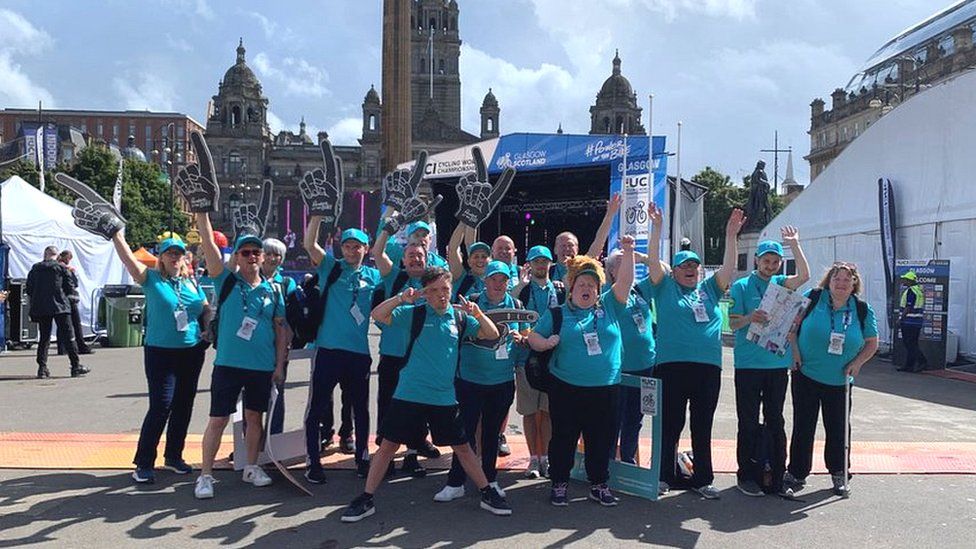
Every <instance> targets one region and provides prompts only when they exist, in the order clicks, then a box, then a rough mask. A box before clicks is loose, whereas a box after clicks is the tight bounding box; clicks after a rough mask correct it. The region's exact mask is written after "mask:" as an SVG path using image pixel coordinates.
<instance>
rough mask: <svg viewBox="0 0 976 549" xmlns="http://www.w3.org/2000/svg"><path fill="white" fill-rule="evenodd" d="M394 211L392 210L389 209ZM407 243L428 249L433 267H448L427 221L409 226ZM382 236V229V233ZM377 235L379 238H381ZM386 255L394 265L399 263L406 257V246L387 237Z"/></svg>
mask: <svg viewBox="0 0 976 549" xmlns="http://www.w3.org/2000/svg"><path fill="white" fill-rule="evenodd" d="M389 211H390V212H391V213H392V210H389ZM406 232H407V244H420V245H422V246H423V247H424V249H425V250H427V264H428V265H430V266H431V267H447V260H446V259H444V258H443V257H441V256H440V254H438V253H437V250H436V248H435V247H434V242H433V238H432V235H431V230H430V225H429V224H428V223H427V222H426V221H416V222H414V223H411V224H410V225H408V226H407V231H406ZM379 236H382V231H381V232H380V235H379ZM379 236H377V238H379ZM384 248H385V250H386V255H388V256H389V257H390V261H391V262H392V263H393V264H394V265H398V264H400V263H401V261H402V260H403V258H404V255H405V253H406V247H402V246H400V245H399V244H397V243H396V242H395V241H392V240H389V239H387V242H386V244H385V245H384Z"/></svg>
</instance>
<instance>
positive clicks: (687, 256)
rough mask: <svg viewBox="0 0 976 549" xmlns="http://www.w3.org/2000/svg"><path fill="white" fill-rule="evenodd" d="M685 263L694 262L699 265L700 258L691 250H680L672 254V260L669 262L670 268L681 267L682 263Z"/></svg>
mask: <svg viewBox="0 0 976 549" xmlns="http://www.w3.org/2000/svg"><path fill="white" fill-rule="evenodd" d="M687 261H694V262H695V263H697V264H699V265H701V262H702V261H701V258H700V257H698V254H696V253H695V252H693V251H691V250H682V251H680V252H678V253H676V254H674V260H673V261H672V262H671V266H672V267H677V266H678V265H681V264H682V263H685V262H687Z"/></svg>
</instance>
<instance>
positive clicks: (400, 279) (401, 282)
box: [369, 270, 410, 309]
mask: <svg viewBox="0 0 976 549" xmlns="http://www.w3.org/2000/svg"><path fill="white" fill-rule="evenodd" d="M409 281H410V275H408V274H407V271H404V270H401V271H400V272H399V273H397V276H396V278H395V279H394V280H393V285H392V286H390V295H389V296H387V295H386V289H384V288H383V287H382V286H379V287H377V288H376V290H375V291H374V292H373V301H372V302H370V304H369V306H370V308H371V309H375V308H376V306H377V305H379V304H380V303H383V302H384V301H386V300H387V299H389V298H391V297H393V296H395V295H397V294H398V293H400V292H401V291H402V290H403V288H404V287H405V286H406V285H407V282H409Z"/></svg>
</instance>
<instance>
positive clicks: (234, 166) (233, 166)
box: [227, 151, 244, 175]
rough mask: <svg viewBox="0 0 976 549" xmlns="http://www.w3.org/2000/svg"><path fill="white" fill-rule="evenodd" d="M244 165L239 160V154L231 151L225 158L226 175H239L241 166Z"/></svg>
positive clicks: (240, 159)
mask: <svg viewBox="0 0 976 549" xmlns="http://www.w3.org/2000/svg"><path fill="white" fill-rule="evenodd" d="M243 165H244V161H243V159H242V158H241V154H240V153H239V152H237V151H232V152H231V153H230V154H229V155H228V156H227V174H228V175H238V174H240V173H241V166H243Z"/></svg>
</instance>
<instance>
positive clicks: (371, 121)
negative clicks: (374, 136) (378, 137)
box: [367, 114, 376, 132]
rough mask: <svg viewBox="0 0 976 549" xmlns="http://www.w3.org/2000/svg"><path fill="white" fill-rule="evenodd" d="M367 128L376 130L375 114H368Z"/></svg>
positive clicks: (372, 130)
mask: <svg viewBox="0 0 976 549" xmlns="http://www.w3.org/2000/svg"><path fill="white" fill-rule="evenodd" d="M367 128H369V131H371V132H374V131H376V115H375V114H371V115H369V125H368V126H367Z"/></svg>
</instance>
